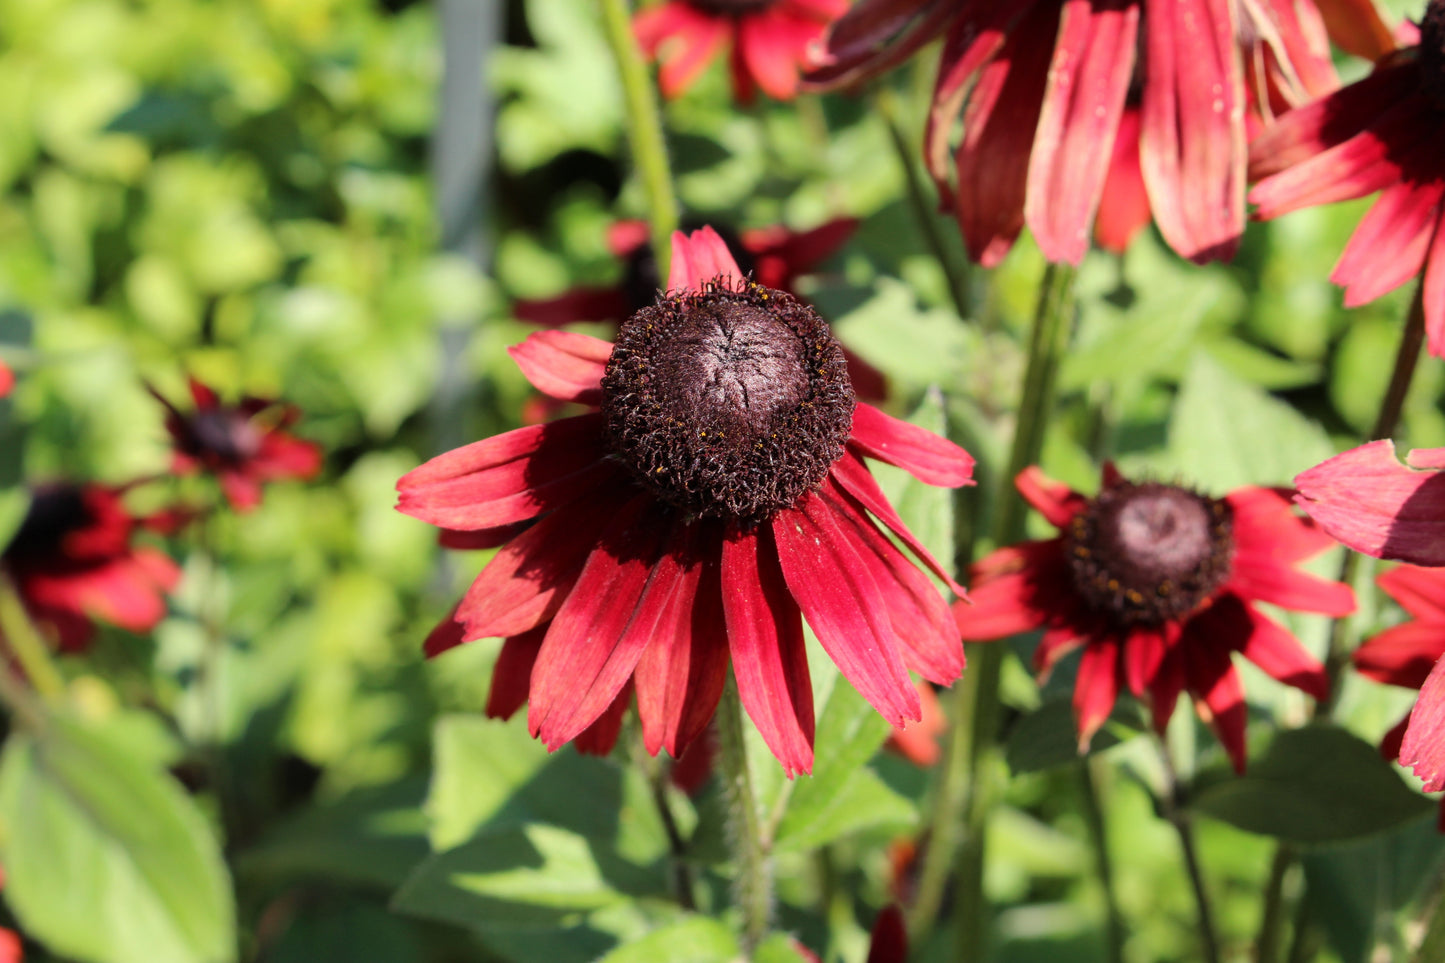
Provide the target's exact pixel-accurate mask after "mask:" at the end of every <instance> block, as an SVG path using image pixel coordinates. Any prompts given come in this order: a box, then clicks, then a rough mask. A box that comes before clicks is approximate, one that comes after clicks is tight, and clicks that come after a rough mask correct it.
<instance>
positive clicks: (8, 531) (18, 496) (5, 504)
mask: <svg viewBox="0 0 1445 963" xmlns="http://www.w3.org/2000/svg"><path fill="white" fill-rule="evenodd" d="M29 509H30V492H28V491H26V490H25V489H24V488H20V487H16V488H7V489H5V490H3V491H0V545H9V544H10V539H12V538H14V537H15V533H16V532H18V531H19V530H20V523H21V522H23V521H25V513H26V512H27V511H28V510H29Z"/></svg>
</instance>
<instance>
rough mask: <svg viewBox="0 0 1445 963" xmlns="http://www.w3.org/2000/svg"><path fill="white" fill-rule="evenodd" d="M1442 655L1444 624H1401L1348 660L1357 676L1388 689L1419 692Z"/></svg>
mask: <svg viewBox="0 0 1445 963" xmlns="http://www.w3.org/2000/svg"><path fill="white" fill-rule="evenodd" d="M1442 655H1445V623H1442V622H1420V621H1413V622H1404V623H1401V624H1400V625H1396V626H1393V627H1391V628H1388V629H1386V630H1385V631H1383V632H1381V633H1380V634H1379V635H1376V636H1375V637H1374V638H1372V639H1370V640H1369V641H1367V642H1366V643H1365V644H1364V645H1362V646H1360V647H1359V648H1358V649H1356V650H1355V651H1354V652H1353V653H1351V656H1350V658H1351V659H1352V660H1353V661H1354V663H1355V669H1356V671H1358V672H1359V673H1360V675H1363V676H1365V677H1366V678H1370V679H1374V680H1375V681H1376V682H1383V683H1385V684H1387V685H1399V686H1405V687H1406V688H1409V689H1418V688H1420V686H1422V685H1424V684H1425V678H1426V677H1427V676H1428V675H1429V674H1430V670H1431V669H1432V668H1433V667H1434V666H1435V663H1436V662H1438V661H1439V660H1440V657H1441V656H1442Z"/></svg>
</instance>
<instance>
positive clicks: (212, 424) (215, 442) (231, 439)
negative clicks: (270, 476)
mask: <svg viewBox="0 0 1445 963" xmlns="http://www.w3.org/2000/svg"><path fill="white" fill-rule="evenodd" d="M185 435H186V437H185V439H184V444H183V446H182V447H183V448H185V449H186V452H187V454H190V455H193V456H195V457H198V458H205V457H210V458H215V459H217V460H219V461H221V462H224V463H225V464H229V465H239V464H242V463H243V462H245V461H247V460H248V459H250V458H254V457H255V456H256V453H257V452H258V451H260V449H261V432H260V431H259V430H258V429H257V428H256V426H255V425H253V424H252V423H251V419H250V417H249V416H248V415H246V414H245V413H244V412H241V411H236V410H233V409H230V408H203V409H201V410H199V411H197V412H196V413H195V414H193V415H191V416H190V417H189V418H187V419H186V423H185Z"/></svg>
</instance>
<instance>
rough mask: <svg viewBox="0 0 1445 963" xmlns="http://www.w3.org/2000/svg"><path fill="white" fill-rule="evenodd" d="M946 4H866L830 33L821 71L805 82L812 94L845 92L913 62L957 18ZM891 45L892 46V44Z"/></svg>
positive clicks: (896, 0)
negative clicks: (848, 87) (901, 65)
mask: <svg viewBox="0 0 1445 963" xmlns="http://www.w3.org/2000/svg"><path fill="white" fill-rule="evenodd" d="M955 9H956V8H955V6H954V4H953V3H951V2H947V0H924V3H923V4H922V5H920V3H919V0H862V2H860V3H857V4H854V5H853V7H852V8H851V9H850V10H849V11H848V13H847V14H846V15H845V16H844V17H843V18H842V19H840V20H839V21H838V22H837V23H835V24H834V25H833V27H832V29H831V30H830V31H829V33H828V36H827V39H826V42H825V48H824V50H823V52H822V54H821V59H822V63H823V66H821V67H819V68H818V69H817V70H814V71H813V72H812V73H810V74H809V75H808V77H807V83H806V85H805V86H806V87H807V88H809V89H815V90H816V89H829V88H837V87H842V86H847V85H850V84H854V83H857V82H858V81H861V80H864V79H866V78H868V77H876V76H878V75H879V74H882V73H883V72H885V71H887V70H891V69H893V68H894V67H896V66H898V65H899V64H901V63H903V61H905V60H907V59H908V58H909V57H911V56H912V55H913V54H914V53H915V52H916V51H917V50H918V49H919V48H920V47H922V46H923V45H924V44H926V43H928V42H929V41H930V40H932V39H933V38H934V37H935V36H937V35H938V34H939V33H941V32H942V31H943V30H944V29H945V28H946V27H947V26H948V23H949V21H950V20H952V19H953V18H954V16H955ZM890 39H891V40H892V41H893V42H892V43H889V42H888V41H889V40H890Z"/></svg>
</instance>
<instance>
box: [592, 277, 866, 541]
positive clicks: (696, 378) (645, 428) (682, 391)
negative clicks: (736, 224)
mask: <svg viewBox="0 0 1445 963" xmlns="http://www.w3.org/2000/svg"><path fill="white" fill-rule="evenodd" d="M602 393H603V401H602V410H603V412H604V414H605V415H606V416H607V428H608V433H609V436H610V439H611V443H612V448H613V451H614V452H615V453H616V454H617V456H618V457H619V458H620V459H621V460H622V461H623V462H624V463H625V464H626V465H627V466H628V467H629V468H630V469H631V470H632V471H633V472H634V474H636V476H637V478H638V479H639V480H640V481H641V482H642V483H643V484H644V485H646V486H647V487H648V488H649V489H651V490H652V491H653V492H655V493H656V494H657V495H658V497H660V498H662V499H663V500H664V501H667V502H669V503H670V504H673V505H676V506H677V507H679V508H681V509H683V510H685V511H688V512H691V513H693V514H696V515H701V516H708V517H713V518H723V519H730V520H736V521H740V522H743V523H745V524H756V523H757V522H760V521H763V520H765V519H767V518H769V517H771V516H772V515H773V514H775V513H777V512H779V511H781V510H782V509H785V508H788V507H790V506H792V505H793V504H794V503H796V502H797V500H798V499H799V498H801V497H802V496H803V494H804V493H805V492H808V491H811V490H813V489H816V488H817V487H818V485H819V484H820V483H821V482H822V481H823V478H824V476H825V475H827V473H828V469H829V467H830V466H832V464H833V463H834V462H835V461H837V460H838V458H839V457H840V456H841V455H842V453H843V443H844V442H845V441H846V440H847V438H848V433H849V430H850V429H851V427H852V424H853V408H854V405H855V403H856V402H855V399H854V395H853V386H852V383H851V382H850V381H849V380H848V370H847V366H846V364H845V362H844V360H843V349H842V348H841V347H840V346H839V344H838V342H837V340H836V339H835V338H834V337H833V335H832V333H831V332H830V331H829V330H828V326H827V324H826V323H824V321H823V319H822V318H820V317H818V315H817V313H816V312H814V311H813V309H812V308H810V307H808V306H807V305H805V304H803V303H802V302H800V301H798V300H797V299H796V298H794V297H792V296H791V295H788V294H785V293H783V292H781V291H775V290H773V289H771V288H765V287H763V286H762V285H759V284H754V283H752V282H740V283H733V284H730V283H729V282H728V281H727V280H726V279H724V278H718V279H715V280H714V281H712V282H709V283H707V284H705V285H703V289H702V290H701V291H684V292H682V293H678V294H672V295H670V296H667V297H663V298H659V299H658V301H657V303H656V304H654V305H653V306H651V307H648V308H644V309H642V310H641V311H639V312H637V313H636V314H634V315H633V316H632V318H631V319H629V320H628V321H627V322H626V323H624V324H623V325H622V328H621V330H620V331H619V333H618V336H617V341H616V344H615V346H614V347H613V349H612V356H611V358H609V359H608V362H607V373H606V375H605V376H604V377H603V379H602Z"/></svg>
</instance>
